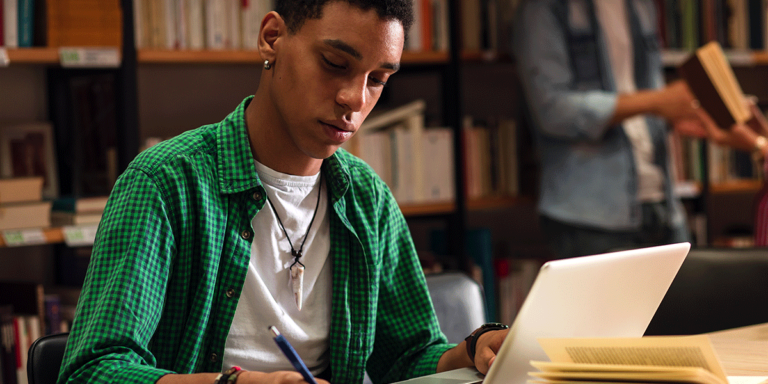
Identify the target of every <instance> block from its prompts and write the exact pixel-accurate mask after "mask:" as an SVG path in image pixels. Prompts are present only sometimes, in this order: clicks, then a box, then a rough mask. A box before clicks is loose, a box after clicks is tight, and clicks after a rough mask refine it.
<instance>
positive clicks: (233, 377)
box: [227, 369, 245, 384]
mask: <svg viewBox="0 0 768 384" xmlns="http://www.w3.org/2000/svg"><path fill="white" fill-rule="evenodd" d="M243 372H245V371H243V370H242V369H241V370H238V371H235V373H233V374H231V375H229V378H228V379H227V384H235V381H237V377H238V376H240V374H241V373H243Z"/></svg>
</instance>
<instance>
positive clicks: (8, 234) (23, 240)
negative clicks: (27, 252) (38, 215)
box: [3, 228, 47, 247]
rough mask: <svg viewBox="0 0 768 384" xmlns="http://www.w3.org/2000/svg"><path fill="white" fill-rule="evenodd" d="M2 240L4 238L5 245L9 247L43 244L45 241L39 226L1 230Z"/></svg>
mask: <svg viewBox="0 0 768 384" xmlns="http://www.w3.org/2000/svg"><path fill="white" fill-rule="evenodd" d="M3 240H5V245H7V246H9V247H19V246H22V245H35V244H45V243H46V242H47V240H46V238H45V234H44V233H43V230H42V229H39V228H33V229H14V230H9V231H3Z"/></svg>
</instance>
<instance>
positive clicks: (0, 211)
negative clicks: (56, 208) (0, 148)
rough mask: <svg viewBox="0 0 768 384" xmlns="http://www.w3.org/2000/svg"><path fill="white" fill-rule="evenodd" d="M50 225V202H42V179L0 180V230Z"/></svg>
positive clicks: (18, 178)
mask: <svg viewBox="0 0 768 384" xmlns="http://www.w3.org/2000/svg"><path fill="white" fill-rule="evenodd" d="M50 225H51V202H49V201H43V178H42V177H16V178H0V230H6V229H24V228H46V227H49V226H50Z"/></svg>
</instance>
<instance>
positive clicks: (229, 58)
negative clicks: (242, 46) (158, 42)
mask: <svg viewBox="0 0 768 384" xmlns="http://www.w3.org/2000/svg"><path fill="white" fill-rule="evenodd" d="M137 54H138V62H139V63H147V64H258V63H261V62H262V60H261V56H259V52H257V51H213V50H200V51H174V50H161V49H140V50H139V51H138V52H137Z"/></svg>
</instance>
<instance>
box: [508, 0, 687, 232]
mask: <svg viewBox="0 0 768 384" xmlns="http://www.w3.org/2000/svg"><path fill="white" fill-rule="evenodd" d="M627 10H628V14H629V23H630V29H631V30H632V43H633V45H634V54H635V55H634V56H635V61H634V64H635V83H636V85H637V88H638V89H651V88H660V87H662V86H663V84H664V79H663V72H662V71H663V67H662V64H661V54H660V51H659V44H658V36H657V34H656V27H657V24H656V23H657V22H656V10H655V5H654V0H627ZM517 16H518V17H517V20H516V23H515V33H514V37H513V51H514V53H515V56H516V59H517V62H518V66H519V68H518V70H519V73H520V78H521V80H522V83H523V89H524V93H525V97H526V100H527V104H528V110H529V113H530V115H531V116H530V117H531V119H530V120H531V121H532V123H533V126H534V131H535V134H534V137H535V140H536V144H537V146H538V150H539V151H540V155H541V188H540V193H541V196H540V200H539V212H540V213H541V214H543V215H546V216H548V217H550V218H552V219H555V220H559V221H562V222H566V223H570V224H576V225H587V226H590V227H596V228H601V229H607V230H632V229H637V228H639V226H640V224H641V211H640V202H639V201H638V198H637V172H636V169H635V159H634V156H633V152H632V145H631V143H630V141H629V138H628V137H627V135H626V134H625V133H624V130H623V129H621V127H616V126H613V127H612V126H609V120H610V118H611V117H612V115H613V112H614V110H615V108H616V102H617V93H616V86H615V83H614V79H613V71H612V69H611V66H610V59H609V53H608V47H607V45H606V41H605V38H604V36H603V32H602V30H601V28H600V26H599V24H598V22H597V16H596V13H595V11H594V4H593V2H592V0H530V1H527V2H525V3H524V4H523V5H521V8H520V9H519V11H518V14H517ZM646 119H647V123H648V130H649V134H650V137H651V140H652V141H653V145H654V149H655V152H654V162H655V163H656V164H658V165H659V166H660V167H661V168H662V169H663V170H664V172H665V177H666V179H665V194H666V201H667V203H668V206H669V213H670V216H669V217H670V221H671V223H672V225H673V226H674V227H675V228H682V226H684V225H685V217H684V215H683V211H682V205H681V204H680V202H679V200H677V199H676V198H674V197H673V195H672V183H671V181H670V178H669V170H670V169H671V168H670V166H669V161H668V159H669V157H668V154H667V144H666V143H667V141H666V134H667V128H666V125H665V122H664V121H663V120H661V119H659V118H656V117H653V116H648V117H647V118H646Z"/></svg>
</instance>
